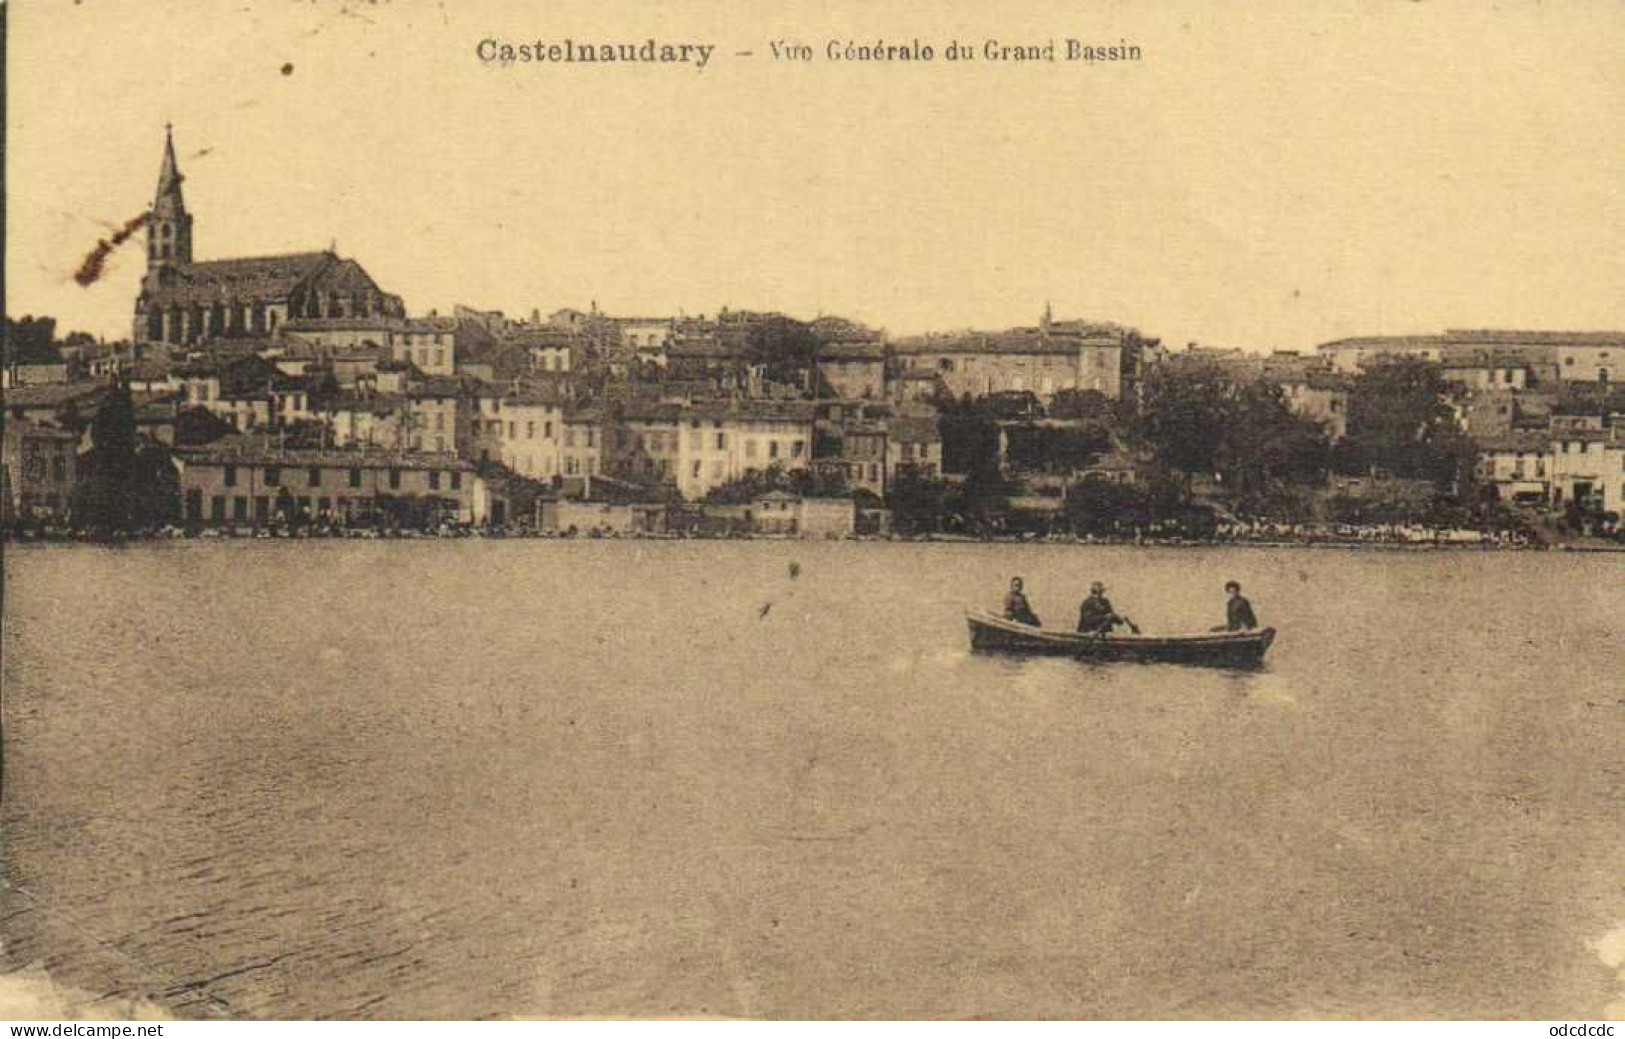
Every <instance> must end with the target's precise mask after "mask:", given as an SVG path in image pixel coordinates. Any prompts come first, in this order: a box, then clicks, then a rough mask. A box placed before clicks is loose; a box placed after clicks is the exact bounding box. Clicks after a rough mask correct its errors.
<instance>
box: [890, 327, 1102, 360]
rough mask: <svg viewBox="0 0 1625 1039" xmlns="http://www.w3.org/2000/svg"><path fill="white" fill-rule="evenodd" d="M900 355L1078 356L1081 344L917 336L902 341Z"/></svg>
mask: <svg viewBox="0 0 1625 1039" xmlns="http://www.w3.org/2000/svg"><path fill="white" fill-rule="evenodd" d="M894 348H895V350H896V352H897V353H900V354H1068V355H1071V354H1075V353H1076V352H1077V349H1078V344H1077V342H1076V341H1075V340H1073V339H1071V338H1069V337H1054V336H1046V335H1043V334H1042V333H1039V332H1036V331H1035V332H994V333H980V332H977V333H971V334H968V335H956V336H915V337H911V338H908V339H899V340H898V341H897V343H896V344H895V347H894Z"/></svg>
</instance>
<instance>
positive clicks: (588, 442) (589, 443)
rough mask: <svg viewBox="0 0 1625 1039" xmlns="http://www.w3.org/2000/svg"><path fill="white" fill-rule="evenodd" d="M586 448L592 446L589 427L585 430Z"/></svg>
mask: <svg viewBox="0 0 1625 1039" xmlns="http://www.w3.org/2000/svg"><path fill="white" fill-rule="evenodd" d="M587 446H588V447H591V446H592V429H591V427H588V429H587Z"/></svg>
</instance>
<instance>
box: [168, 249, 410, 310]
mask: <svg viewBox="0 0 1625 1039" xmlns="http://www.w3.org/2000/svg"><path fill="white" fill-rule="evenodd" d="M306 285H313V286H315V287H316V288H318V289H319V290H320V291H323V292H335V293H351V292H377V291H379V290H378V285H377V283H376V282H374V281H373V280H372V277H371V275H369V274H368V273H367V271H366V268H364V267H362V266H361V264H359V263H357V262H356V261H354V260H349V259H341V258H340V257H338V256H336V255H335V254H334V253H332V252H329V251H323V252H308V253H284V254H282V255H280V256H247V257H241V258H238V259H231V260H204V261H202V262H201V263H187V264H178V265H176V266H174V267H171V268H169V269H168V270H166V271H165V272H164V274H163V280H162V282H161V283H160V284H159V285H158V286H157V287H156V288H155V289H151V290H148V291H145V292H143V294H142V296H143V302H144V304H145V305H147V306H154V305H156V306H167V305H170V304H176V303H178V304H183V305H184V304H193V303H197V304H210V303H217V302H232V303H248V302H265V303H274V302H281V301H284V300H287V299H288V298H289V296H291V295H292V294H293V292H294V290H295V289H298V288H300V287H301V286H306Z"/></svg>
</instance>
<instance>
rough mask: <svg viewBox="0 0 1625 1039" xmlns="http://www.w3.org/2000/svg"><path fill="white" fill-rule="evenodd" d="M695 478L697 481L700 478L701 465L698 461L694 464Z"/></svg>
mask: <svg viewBox="0 0 1625 1039" xmlns="http://www.w3.org/2000/svg"><path fill="white" fill-rule="evenodd" d="M693 476H694V479H696V480H698V479H699V478H700V463H699V462H698V461H696V462H695V463H694V472H693Z"/></svg>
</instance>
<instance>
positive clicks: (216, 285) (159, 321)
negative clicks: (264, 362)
mask: <svg viewBox="0 0 1625 1039" xmlns="http://www.w3.org/2000/svg"><path fill="white" fill-rule="evenodd" d="M182 180H183V178H182V176H181V173H180V168H179V166H178V165H177V164H176V161H175V141H174V137H173V135H172V134H170V133H169V132H168V131H166V133H165V139H164V158H163V164H162V165H161V166H160V168H159V171H158V191H157V195H156V197H155V198H154V200H153V205H152V211H151V214H150V216H149V220H148V223H147V273H146V276H145V277H144V278H143V279H142V282H141V291H140V294H139V295H138V296H137V297H136V303H135V323H134V328H133V338H134V339H135V340H137V341H138V342H139V341H147V342H161V343H182V344H190V343H199V342H202V341H204V340H208V339H221V338H234V337H241V336H266V335H270V334H273V333H276V332H277V331H278V330H279V329H280V328H281V327H282V326H283V325H285V324H286V323H287V322H288V321H289V320H291V319H296V318H307V319H309V318H379V317H401V316H402V315H403V314H404V313H405V310H404V308H403V306H402V304H401V300H400V297H398V296H393V295H390V294H389V293H387V292H384V291H383V290H382V289H380V288H379V287H378V283H377V282H375V281H373V279H372V276H371V275H369V274H368V273H367V272H366V270H365V269H364V268H363V267H362V266H361V265H360V264H359V263H357V262H356V261H354V260H349V259H345V258H343V257H340V256H339V255H338V254H337V253H335V252H334V251H333V250H332V249H327V250H322V251H316V252H306V253H288V254H284V255H280V256H253V257H242V258H237V259H227V260H205V261H201V262H200V261H196V260H194V258H193V252H192V249H193V236H192V214H191V213H190V212H188V211H187V209H186V200H185V197H184V195H183V192H182V191H181V183H182Z"/></svg>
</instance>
